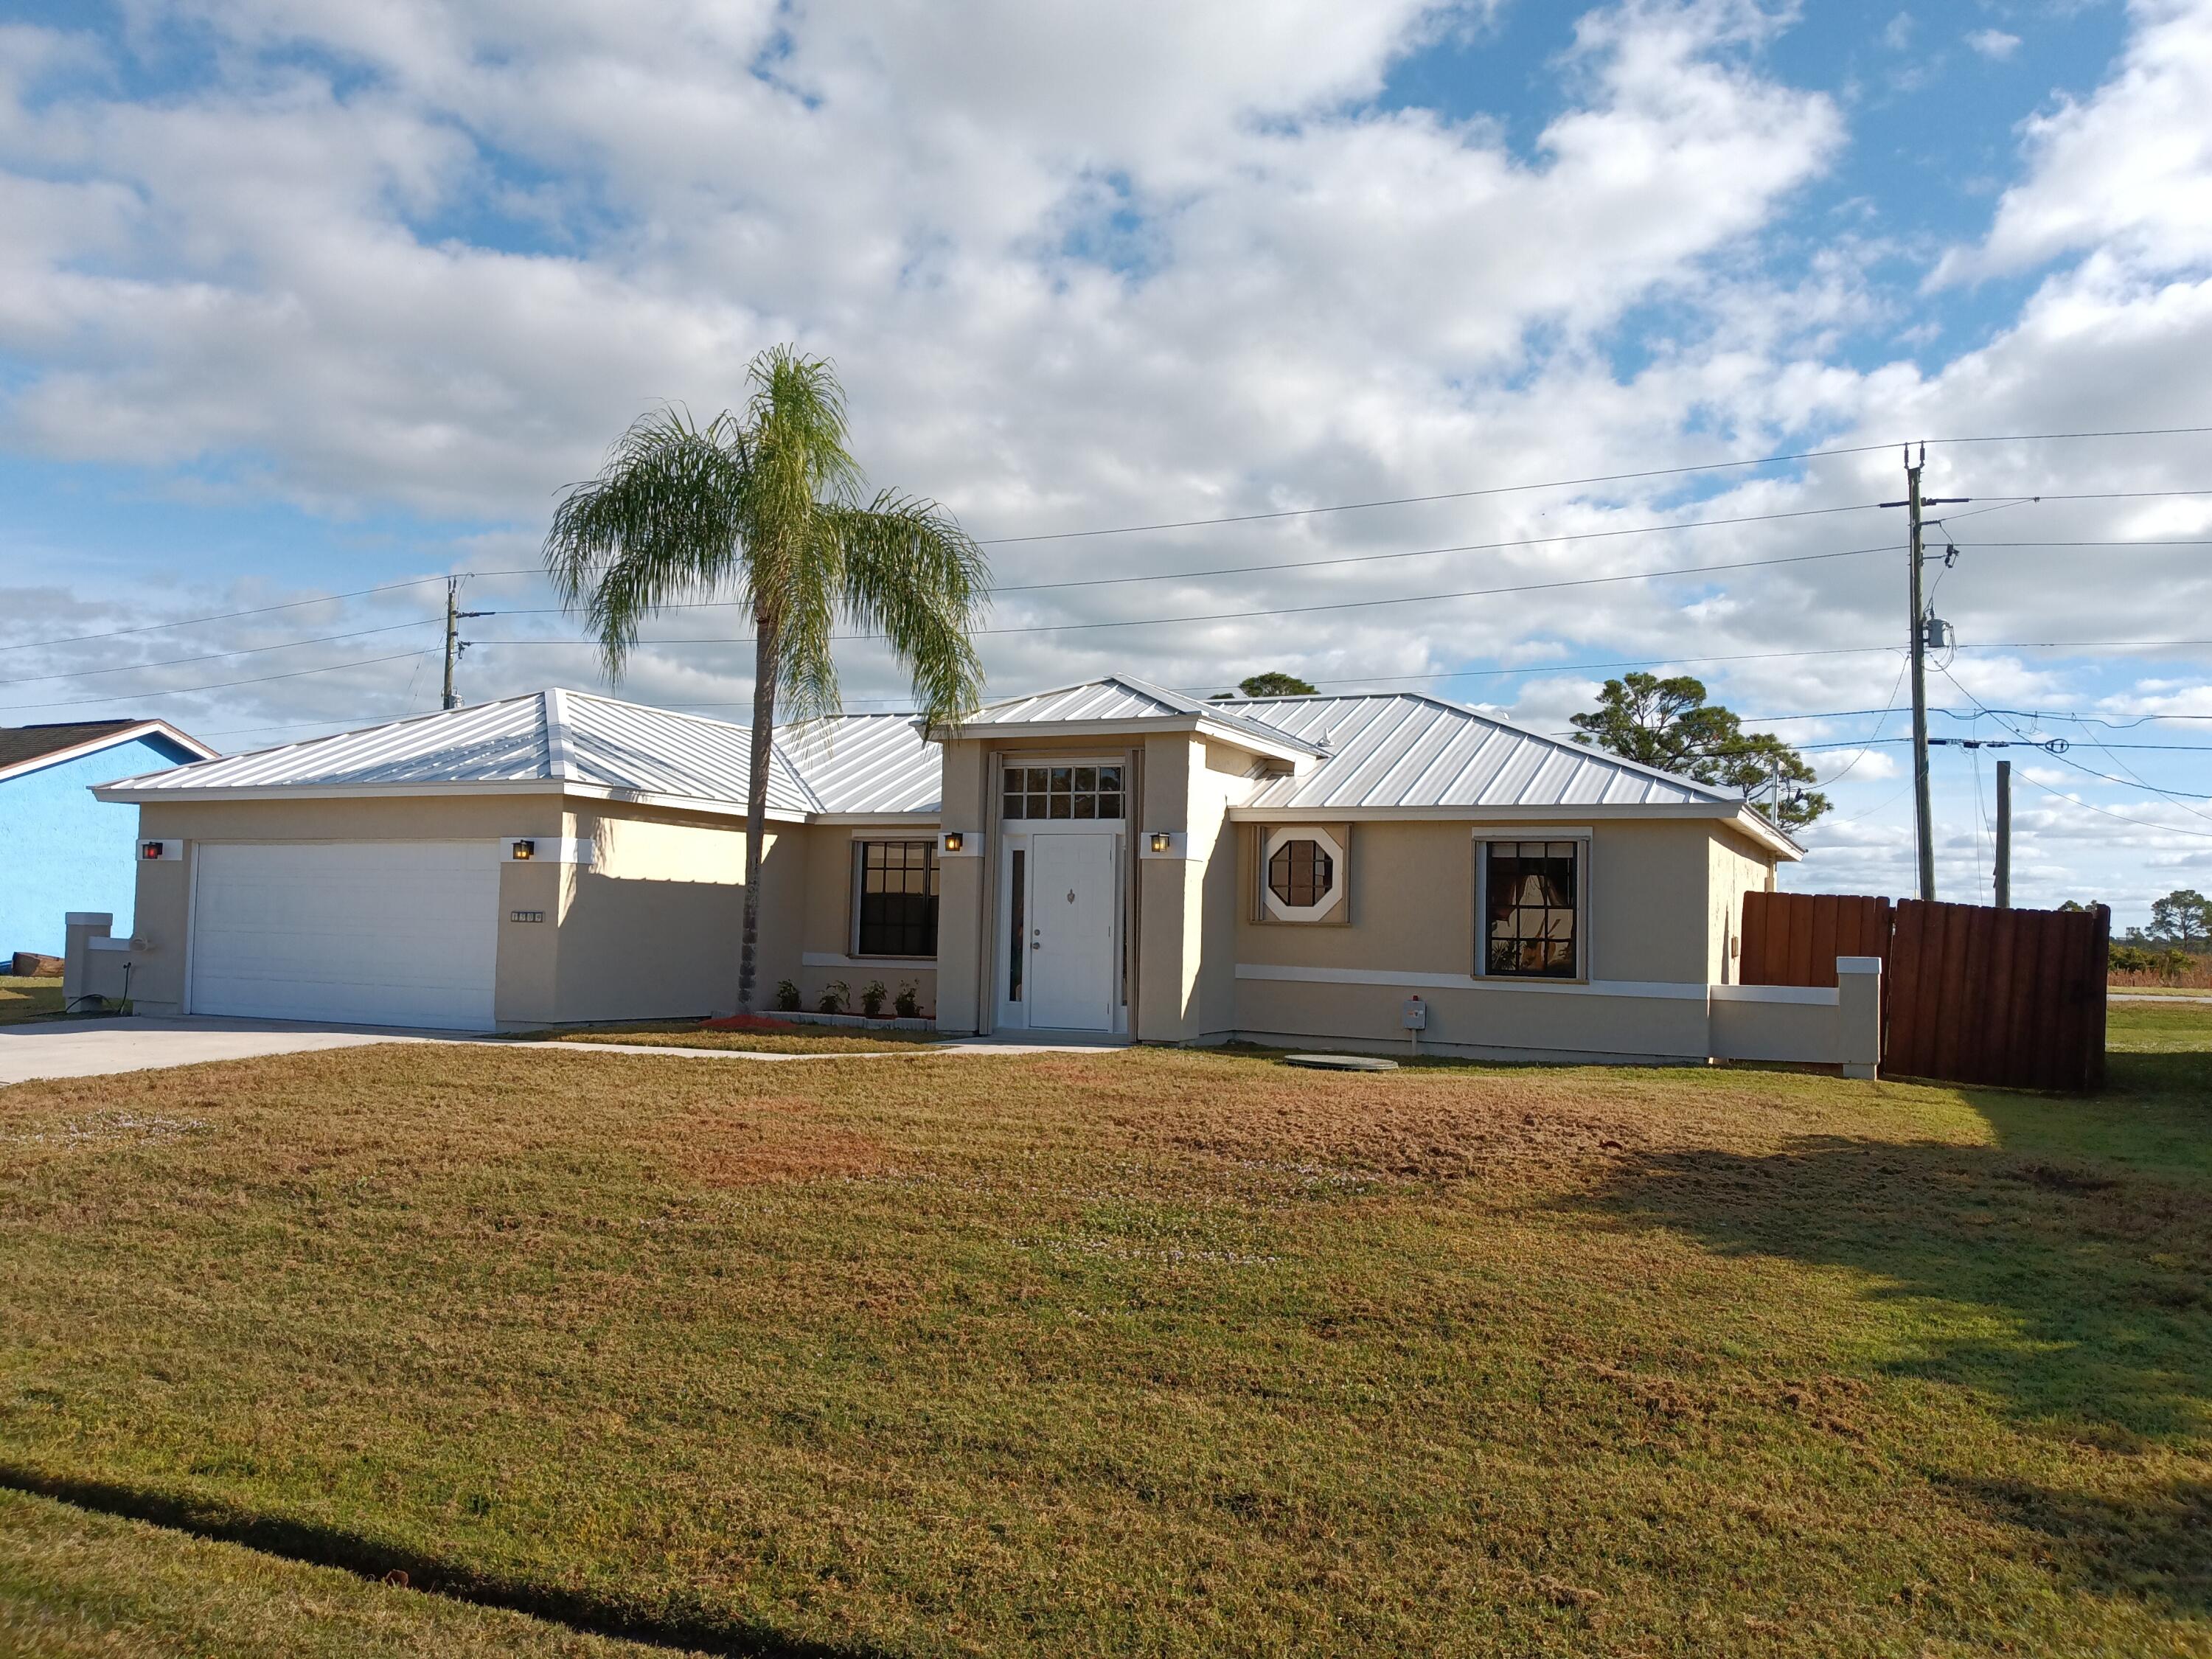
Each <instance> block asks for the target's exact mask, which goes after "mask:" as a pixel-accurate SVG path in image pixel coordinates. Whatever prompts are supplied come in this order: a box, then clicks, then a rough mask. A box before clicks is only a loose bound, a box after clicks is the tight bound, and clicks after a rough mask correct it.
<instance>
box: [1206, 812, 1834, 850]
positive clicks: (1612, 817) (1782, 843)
mask: <svg viewBox="0 0 2212 1659" xmlns="http://www.w3.org/2000/svg"><path fill="white" fill-rule="evenodd" d="M1229 816H1230V818H1231V820H1232V821H1234V822H1238V823H1317V822H1322V821H1324V820H1329V819H1334V820H1337V821H1340V822H1346V823H1350V822H1371V823H1563V822H1565V821H1568V820H1570V819H1577V818H1593V819H1597V820H1600V821H1602V822H1607V823H1618V822H1622V821H1633V820H1635V819H1638V818H1644V819H1650V818H1665V819H1681V818H1704V819H1707V820H1711V821H1715V822H1719V823H1727V824H1729V826H1730V827H1731V828H1734V829H1740V830H1741V831H1742V833H1743V834H1745V835H1746V836H1749V837H1750V838H1751V839H1752V840H1753V841H1756V842H1759V844H1760V845H1761V846H1763V847H1766V848H1770V849H1771V850H1772V851H1773V852H1775V853H1776V854H1779V855H1780V856H1781V857H1783V858H1785V859H1789V860H1792V861H1795V860H1798V859H1802V858H1803V857H1804V856H1805V849H1804V848H1802V847H1800V846H1799V845H1798V844H1797V843H1796V842H1794V841H1792V840H1791V839H1790V837H1789V836H1786V835H1784V834H1783V833H1782V832H1781V831H1780V830H1778V829H1775V828H1774V826H1773V825H1771V824H1770V823H1767V821H1766V820H1765V818H1763V817H1759V814H1758V813H1756V812H1754V811H1750V810H1749V809H1747V808H1746V807H1745V806H1744V805H1742V804H1741V802H1738V801H1609V802H1603V803H1599V802H1587V801H1586V802H1583V803H1580V804H1577V803H1574V802H1557V801H1553V802H1543V801H1539V802H1534V803H1526V802H1524V803H1516V804H1515V805H1498V806H1464V805H1444V806H1358V805H1344V804H1338V805H1326V804H1322V805H1307V806H1232V807H1231V808H1230V809H1229Z"/></svg>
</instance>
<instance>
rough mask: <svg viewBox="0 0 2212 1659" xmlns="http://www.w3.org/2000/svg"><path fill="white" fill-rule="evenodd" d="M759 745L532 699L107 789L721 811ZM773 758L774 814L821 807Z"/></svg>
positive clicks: (560, 698)
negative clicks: (574, 789) (428, 790)
mask: <svg viewBox="0 0 2212 1659" xmlns="http://www.w3.org/2000/svg"><path fill="white" fill-rule="evenodd" d="M751 740H752V739H751V734H750V732H748V731H747V730H746V728H745V727H744V726H732V725H731V724H730V723H729V722H727V721H726V720H707V719H704V718H702V717H701V716H699V715H696V714H674V713H671V712H670V711H669V710H666V709H662V708H647V707H645V706H643V705H642V704H639V703H632V702H619V701H617V699H615V698H612V697H599V696H592V695H590V694H589V693H586V692H580V691H561V690H549V691H534V692H532V693H530V694H529V695H528V696H520V697H507V698H503V699H501V701H500V702H488V703H480V704H477V705H476V706H475V707H473V708H453V709H445V710H441V711H440V712H439V713H437V714H420V715H416V716H415V717H414V718H412V719H410V720H395V721H392V722H390V723H388V724H386V725H383V726H368V727H366V728H364V729H363V730H362V731H358V732H341V733H339V734H338V735H337V736H335V737H329V738H313V739H311V740H309V741H307V742H306V743H292V744H281V745H279V746H278V747H276V748H274V749H261V750H253V751H252V752H250V753H247V754H243V755H228V756H225V757H222V759H219V760H210V761H197V762H195V763H191V765H187V766H179V767H176V768H173V769H170V770H167V771H162V772H149V773H146V774H144V775H141V776H138V777H134V778H125V779H122V780H120V781H118V782H116V783H113V784H110V785H107V786H106V787H109V788H112V789H118V790H121V789H128V790H132V791H138V790H144V791H149V792H158V791H182V790H202V789H273V788H329V787H343V786H346V785H361V786H374V785H386V786H390V785H404V784H431V785H435V784H465V783H528V782H536V781H553V780H557V781H564V782H574V783H583V784H589V785H594V786H597V787H602V788H607V789H617V790H627V791H632V792H635V793H639V794H646V795H666V796H672V797H678V798H682V799H693V800H710V801H715V802H718V803H722V802H732V801H742V800H743V799H744V798H745V780H746V776H747V771H748V766H747V762H748V759H749V757H750V745H751ZM772 760H773V763H774V764H773V767H772V769H771V771H770V773H769V789H768V799H769V808H770V810H771V811H779V812H786V813H792V814H805V813H807V812H811V811H818V810H820V809H819V807H818V805H817V802H816V800H815V799H814V796H813V793H812V792H811V791H810V790H809V789H808V788H807V787H806V785H805V781H803V780H802V779H801V778H800V777H799V774H798V772H797V771H796V770H795V769H793V767H792V765H791V763H790V762H789V761H788V760H787V758H786V757H783V756H782V755H781V754H774V755H772Z"/></svg>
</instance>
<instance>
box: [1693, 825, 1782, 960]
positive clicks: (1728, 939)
mask: <svg viewBox="0 0 2212 1659" xmlns="http://www.w3.org/2000/svg"><path fill="white" fill-rule="evenodd" d="M1710 850H1711V867H1710V873H1709V875H1708V877H1707V881H1708V884H1709V886H1708V895H1709V897H1710V899H1711V905H1712V919H1711V939H1712V958H1711V962H1710V963H1708V964H1707V977H1708V978H1709V979H1710V980H1711V981H1712V983H1714V984H1716V985H1735V984H1739V983H1741V981H1742V977H1743V975H1742V974H1741V971H1740V970H1741V967H1742V945H1743V896H1744V895H1745V894H1746V893H1759V892H1765V890H1767V888H1768V887H1769V886H1770V885H1771V884H1772V882H1773V879H1774V855H1773V854H1771V853H1769V852H1766V851H1765V849H1763V848H1759V847H1758V846H1756V845H1755V844H1753V842H1751V841H1750V840H1749V839H1748V838H1747V837H1745V836H1740V835H1738V834H1737V833H1736V832H1735V831H1734V830H1732V829H1723V830H1720V831H1717V833H1716V834H1715V835H1714V836H1713V838H1712V841H1711V845H1710Z"/></svg>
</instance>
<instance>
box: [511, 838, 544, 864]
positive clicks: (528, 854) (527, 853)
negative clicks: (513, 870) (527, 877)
mask: <svg viewBox="0 0 2212 1659" xmlns="http://www.w3.org/2000/svg"><path fill="white" fill-rule="evenodd" d="M537 856H538V843H537V842H534V841H519V842H515V843H514V861H515V862H516V863H517V864H527V863H528V862H529V861H530V860H532V859H534V858H536V857H537Z"/></svg>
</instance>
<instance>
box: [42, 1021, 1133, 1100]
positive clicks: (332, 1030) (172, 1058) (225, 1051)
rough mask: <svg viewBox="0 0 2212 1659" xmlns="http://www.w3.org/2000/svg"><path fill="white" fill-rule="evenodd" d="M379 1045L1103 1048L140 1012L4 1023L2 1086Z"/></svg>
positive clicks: (706, 1054) (709, 1055)
mask: <svg viewBox="0 0 2212 1659" xmlns="http://www.w3.org/2000/svg"><path fill="white" fill-rule="evenodd" d="M375 1042H471V1043H498V1044H501V1045H503V1046H507V1047H513V1048H530V1049H533V1050H536V1051H538V1052H540V1053H548V1054H659V1055H665V1056H667V1057H670V1058H672V1059H678V1060H759V1061H763V1062H767V1063H770V1064H774V1063H779V1062H781V1061H784V1060H892V1059H904V1058H911V1057H912V1056H914V1055H915V1054H1063V1053H1065V1054H1084V1053H1089V1052H1091V1051H1092V1049H1093V1048H1095V1047H1096V1046H1097V1045H1085V1044H1074V1043H1068V1044H1060V1043H1023V1042H977V1041H975V1040H974V1039H972V1038H971V1039H969V1040H966V1041H953V1042H945V1043H943V1044H939V1045H932V1046H927V1047H925V1046H924V1045H922V1044H920V1043H914V1044H907V1043H901V1044H899V1045H897V1046H896V1047H895V1048H883V1049H878V1050H872V1051H870V1052H868V1053H866V1054H860V1053H849V1054H757V1053H754V1052H752V1051H751V1050H749V1049H744V1048H665V1047H663V1046H661V1045H659V1044H657V1043H650V1042H515V1040H514V1039H513V1038H512V1037H505V1036H497V1035H495V1034H491V1033H484V1034H482V1035H478V1034H474V1033H470V1032H439V1031H418V1030H400V1029H398V1028H397V1027H394V1026H384V1025H323V1024H307V1023H302V1022H296V1021H292V1020H275V1019H218V1018H212V1017H206V1018H203V1017H200V1016H191V1017H188V1018H180V1019H160V1018H129V1019H85V1020H37V1021H30V1022H27V1023H25V1024H17V1025H0V1086H4V1085H8V1084H10V1083H27V1082H29V1081H30V1080H31V1079H33V1078H48V1077H105V1076H107V1075H109V1074H111V1073H117V1072H148V1071H155V1070H158V1069H160V1068H161V1067H162V1066H196V1065H197V1064H199V1063H200V1062H201V1061H203V1060H252V1059H255V1058H258V1056H260V1055H263V1054H308V1053H312V1052H313V1051H315V1050H317V1049H321V1048H362V1047H365V1046H366V1045H368V1044H370V1043H375Z"/></svg>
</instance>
